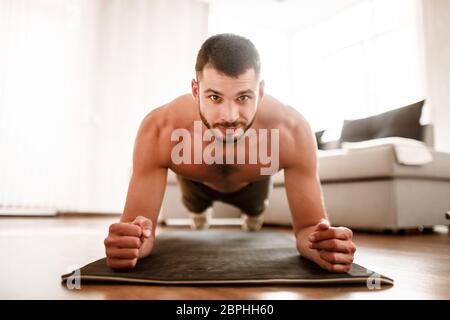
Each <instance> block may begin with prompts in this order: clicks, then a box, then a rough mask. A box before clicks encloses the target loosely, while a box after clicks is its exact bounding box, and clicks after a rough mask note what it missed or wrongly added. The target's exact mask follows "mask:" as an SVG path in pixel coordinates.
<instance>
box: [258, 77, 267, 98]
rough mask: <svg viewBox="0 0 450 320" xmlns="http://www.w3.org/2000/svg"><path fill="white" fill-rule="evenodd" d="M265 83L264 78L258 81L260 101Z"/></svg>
mask: <svg viewBox="0 0 450 320" xmlns="http://www.w3.org/2000/svg"><path fill="white" fill-rule="evenodd" d="M265 85H266V83H265V82H264V80H261V81H260V82H259V102H261V101H262V99H263V98H264V88H265Z"/></svg>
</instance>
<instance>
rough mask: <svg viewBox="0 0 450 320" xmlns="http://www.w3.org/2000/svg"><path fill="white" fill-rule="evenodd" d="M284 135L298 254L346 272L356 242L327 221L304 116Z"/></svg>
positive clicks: (289, 199) (288, 184) (286, 171)
mask: <svg viewBox="0 0 450 320" xmlns="http://www.w3.org/2000/svg"><path fill="white" fill-rule="evenodd" d="M298 120H299V122H298V124H297V125H296V126H295V127H294V128H293V129H292V132H291V135H290V139H289V138H287V141H286V146H284V147H285V148H286V147H287V149H286V150H295V151H294V152H289V155H288V159H286V161H285V163H286V165H285V167H284V176H285V187H286V194H287V198H288V202H289V207H290V210H291V215H292V222H293V227H294V233H295V237H296V240H297V249H298V251H299V252H300V254H301V255H303V256H304V257H306V258H308V259H310V260H312V261H314V262H316V263H317V264H318V265H319V266H321V267H322V268H323V269H326V270H329V271H332V272H348V271H349V270H350V267H351V263H352V262H353V256H354V252H355V251H356V246H355V245H354V243H353V242H352V237H353V234H352V232H351V230H350V229H348V228H344V227H338V228H335V227H331V226H330V225H329V223H328V221H327V216H326V212H325V206H324V203H323V197H322V190H321V186H320V180H319V177H318V172H317V157H316V142H315V139H314V136H313V134H312V131H311V129H310V127H309V125H308V123H307V122H306V120H305V119H304V118H303V117H301V116H299V119H298Z"/></svg>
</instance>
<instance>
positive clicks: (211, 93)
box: [192, 66, 264, 142]
mask: <svg viewBox="0 0 450 320" xmlns="http://www.w3.org/2000/svg"><path fill="white" fill-rule="evenodd" d="M192 95H193V96H194V99H195V100H196V101H197V103H198V105H199V110H200V117H201V119H202V121H203V123H204V124H205V126H206V127H207V128H208V129H215V130H213V131H214V135H215V136H216V138H218V139H220V140H222V141H223V142H235V141H237V140H238V139H239V138H240V137H241V136H242V135H243V133H244V132H245V131H246V130H247V129H248V128H250V126H251V125H252V123H253V120H254V119H255V116H256V110H257V108H258V105H259V104H260V103H261V100H262V98H263V96H264V82H262V81H261V82H260V81H259V79H258V78H257V76H256V74H255V70H254V69H253V68H251V69H248V70H247V71H245V72H244V73H242V74H241V75H239V77H237V78H233V77H229V76H227V75H224V74H222V73H219V72H218V71H217V70H215V69H214V68H212V67H208V66H206V67H205V68H204V69H203V72H202V73H201V75H200V76H199V82H198V83H197V82H196V81H195V80H192ZM238 129H241V130H238ZM236 130H238V131H236Z"/></svg>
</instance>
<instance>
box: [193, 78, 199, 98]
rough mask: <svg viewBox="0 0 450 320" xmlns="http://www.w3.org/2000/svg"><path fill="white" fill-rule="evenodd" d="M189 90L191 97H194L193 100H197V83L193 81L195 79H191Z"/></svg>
mask: <svg viewBox="0 0 450 320" xmlns="http://www.w3.org/2000/svg"><path fill="white" fill-rule="evenodd" d="M191 89H192V96H193V97H194V99H195V100H197V99H198V98H199V97H198V90H199V88H198V82H197V81H195V79H192V81H191Z"/></svg>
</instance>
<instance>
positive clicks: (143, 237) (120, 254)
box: [105, 216, 155, 269]
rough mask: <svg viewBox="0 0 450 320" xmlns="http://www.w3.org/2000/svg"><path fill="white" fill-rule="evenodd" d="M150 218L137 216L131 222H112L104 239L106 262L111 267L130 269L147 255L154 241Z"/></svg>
mask: <svg viewBox="0 0 450 320" xmlns="http://www.w3.org/2000/svg"><path fill="white" fill-rule="evenodd" d="M152 229H153V223H152V221H151V220H149V219H147V218H145V217H142V216H138V217H136V219H135V220H134V221H133V222H121V223H114V224H112V225H111V226H110V227H109V234H108V237H107V238H106V239H105V252H106V264H107V265H108V267H110V268H112V269H132V268H134V267H135V266H136V263H137V261H138V259H141V258H144V257H147V256H148V255H149V254H150V253H151V251H152V249H153V244H154V242H155V236H154V232H153V230H152Z"/></svg>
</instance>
